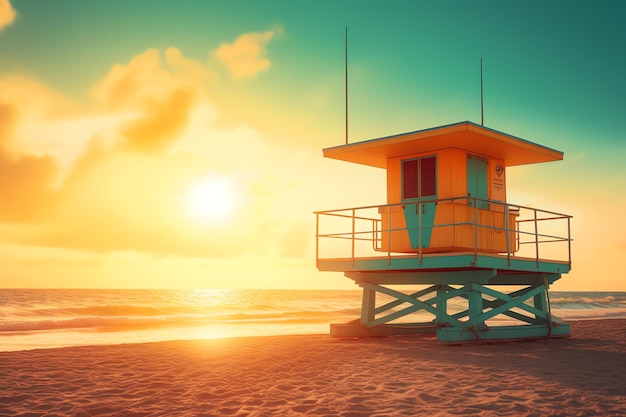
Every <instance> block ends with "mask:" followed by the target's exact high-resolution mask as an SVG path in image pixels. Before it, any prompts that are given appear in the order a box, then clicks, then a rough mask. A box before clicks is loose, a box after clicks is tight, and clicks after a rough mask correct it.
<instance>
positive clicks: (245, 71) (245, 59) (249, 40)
mask: <svg viewBox="0 0 626 417" xmlns="http://www.w3.org/2000/svg"><path fill="white" fill-rule="evenodd" d="M274 35H275V31H274V30H270V31H266V32H253V33H246V34H243V35H241V36H239V37H238V38H237V39H236V40H235V41H234V42H233V43H230V44H229V43H224V44H222V45H220V47H219V48H217V49H216V50H215V51H214V52H213V55H214V56H215V57H216V58H217V59H219V60H220V61H221V62H222V63H224V64H225V65H226V66H227V67H228V69H229V70H230V73H231V76H232V77H233V78H250V77H254V76H255V75H257V74H258V73H259V72H261V71H266V70H268V69H269V68H270V66H271V63H270V61H269V59H267V58H266V57H265V56H264V55H265V52H266V50H265V49H266V45H267V43H268V42H269V41H270V40H271V39H272V38H273V37H274Z"/></svg>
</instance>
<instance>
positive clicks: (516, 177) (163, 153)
mask: <svg viewBox="0 0 626 417" xmlns="http://www.w3.org/2000/svg"><path fill="white" fill-rule="evenodd" d="M209 3H210V2H209ZM270 3H271V4H270V5H269V6H268V10H266V11H264V14H263V13H259V14H255V13H254V12H252V11H249V12H246V13H245V14H241V15H238V16H239V20H232V21H224V20H223V19H222V18H220V17H219V16H217V14H219V13H218V12H217V11H215V13H214V10H211V9H208V10H200V11H194V10H184V9H183V7H182V6H181V8H180V10H179V9H176V11H177V12H180V16H179V15H178V14H176V13H171V12H172V11H171V10H165V9H158V8H155V10H153V11H152V12H151V13H153V14H148V15H147V16H146V20H145V21H142V23H140V24H138V25H139V27H138V28H137V31H136V32H127V31H124V30H123V29H120V28H123V27H125V26H124V25H125V24H130V23H129V22H128V21H130V20H132V19H131V17H132V16H131V15H128V16H121V15H118V14H116V13H114V11H113V10H110V8H109V9H107V8H106V7H105V6H104V5H103V6H95V5H94V6H89V7H93V8H99V7H102V8H103V9H102V11H99V12H98V13H95V12H93V11H92V10H91V9H90V8H89V7H88V6H80V7H78V6H76V9H72V10H73V12H74V13H75V15H73V16H74V20H72V21H71V22H69V21H68V22H67V25H64V24H63V23H64V19H69V18H68V17H67V13H66V12H67V10H65V12H64V10H62V9H64V8H65V7H70V6H71V5H69V3H67V2H64V1H61V2H59V3H58V4H57V5H51V4H48V3H47V4H46V5H45V6H42V8H36V7H34V6H33V5H32V4H30V3H29V2H12V3H11V2H8V1H6V0H0V44H2V45H4V46H2V45H0V51H1V52H0V178H1V181H2V182H1V184H0V201H2V204H1V205H0V265H1V266H0V279H1V284H0V285H2V286H4V287H48V288H50V287H91V288H103V287H107V288H355V287H354V286H353V284H352V281H350V280H348V279H346V278H343V277H342V276H341V274H333V273H320V272H317V270H316V269H315V259H314V258H315V247H314V244H315V241H314V233H315V231H314V227H315V226H314V225H315V223H314V222H315V218H314V215H313V211H315V210H323V209H334V208H343V207H353V206H360V205H370V204H383V203H384V202H385V201H384V199H385V178H384V172H383V171H382V170H377V169H373V168H367V167H361V166H355V165H351V164H347V163H342V162H338V161H332V160H325V159H323V158H322V156H321V149H322V148H324V147H329V146H334V145H338V144H341V143H342V141H343V113H342V112H343V109H342V106H343V73H342V71H343V67H342V65H343V61H342V60H343V57H342V54H343V49H342V48H343V46H342V44H341V42H340V41H342V40H343V39H342V36H343V30H344V25H345V24H346V23H351V22H344V23H342V24H341V25H337V28H338V29H337V30H336V31H335V32H333V35H332V36H333V37H334V38H336V39H334V40H333V42H334V41H337V42H336V44H334V46H332V47H331V44H330V43H329V42H328V41H327V40H328V38H327V37H328V35H327V34H326V33H324V34H322V33H321V32H320V33H319V34H318V35H317V36H318V37H312V36H309V35H308V34H307V32H306V31H307V30H314V27H317V29H315V30H318V31H319V30H320V29H319V27H318V26H319V25H313V24H312V23H310V19H305V16H302V15H301V14H298V13H296V11H294V10H282V9H281V8H280V7H278V6H279V5H278V3H276V4H274V3H272V2H270ZM46 7H48V8H50V9H51V10H53V8H54V7H58V10H56V12H58V13H56V14H55V13H53V14H50V13H47V12H46V10H44V9H45V8H46ZM72 7H74V6H72ZM136 7H137V10H139V7H138V6H136ZM189 7H191V6H189ZM68 10H69V9H68ZM312 10H315V8H313V9H312ZM53 11H54V10H53ZM144 11H145V9H144ZM348 11H349V10H348V9H346V11H345V12H346V13H345V14H343V15H342V16H344V17H345V19H347V20H349V18H348V17H347V16H349V13H348ZM133 12H134V10H129V13H131V14H132V13H133ZM233 12H234V10H233ZM137 13H139V11H137ZM146 13H148V12H146ZM201 13H205V14H204V16H206V19H207V21H206V22H204V24H198V25H194V24H191V23H189V22H191V21H192V19H193V18H194V15H195V14H201ZM220 13H223V16H231V14H229V13H228V10H225V11H224V10H222V11H220ZM363 13H364V15H363V16H362V17H363V19H364V20H367V21H370V20H371V19H374V17H375V16H377V13H376V11H375V10H373V9H372V10H369V11H368V10H365V11H363ZM47 16H50V18H49V19H47ZM398 16H399V15H398ZM165 17H167V18H168V19H171V20H172V27H173V28H174V29H172V28H171V27H170V26H162V25H161V26H159V25H158V24H156V23H154V22H157V21H159V19H161V18H163V19H165ZM579 17H580V16H579ZM81 19H83V20H82V21H81ZM185 19H189V20H185ZM224 19H225V18H224ZM333 19H338V17H336V16H335V17H334V18H333ZM352 19H353V21H352V26H351V27H355V29H354V31H355V32H356V33H359V24H360V21H359V20H358V19H356V18H354V17H353V18H352ZM333 22H334V20H333ZM151 23H154V24H153V25H152V26H151ZM334 23H337V22H334ZM81 24H82V26H81ZM329 24H330V22H329ZM40 25H44V27H43V29H42V28H41V26H40ZM142 25H144V26H145V27H142ZM186 27H188V28H189V29H188V30H189V31H191V32H193V31H196V30H202V31H204V32H202V34H203V35H202V34H197V36H196V37H195V38H193V39H191V38H190V39H187V38H185V36H188V32H187V29H186ZM63 28H64V29H63ZM116 28H117V29H116ZM163 28H166V29H163ZM44 29H45V32H37V31H42V30H44ZM88 29H89V30H88ZM160 29H163V30H160ZM389 30H392V28H390V29H389ZM468 30H469V29H468ZM485 30H489V28H487V29H485ZM63 31H65V32H63ZM194 33H195V32H194ZM361 33H362V34H364V33H365V34H366V33H368V32H367V30H366V29H365V28H361ZM30 34H33V35H32V36H37V38H36V39H39V40H40V41H37V42H34V41H33V40H32V39H31V42H27V39H28V36H31V35H30ZM94 34H97V35H99V37H97V38H96V35H94ZM108 34H110V38H107V35H108ZM362 36H363V37H365V38H366V37H367V36H366V35H362ZM398 36H399V37H402V36H406V34H404V33H399V34H398ZM414 36H416V37H417V38H419V35H414ZM458 36H463V35H462V32H459V34H458ZM83 39H87V40H83ZM356 39H357V40H354V42H355V43H356V44H357V46H355V48H356V49H357V51H355V54H356V56H357V58H356V59H355V60H354V64H352V66H351V71H352V75H353V77H354V81H353V83H354V84H353V85H354V89H355V92H354V97H355V98H354V103H355V104H354V106H355V110H353V111H354V112H355V114H357V116H356V117H355V118H354V121H353V122H352V123H354V125H355V128H354V129H353V130H352V131H351V132H352V133H351V136H352V137H353V138H354V139H353V140H361V139H369V138H372V137H377V136H383V135H386V134H394V133H401V132H403V131H409V130H418V129H423V128H427V127H432V126H437V125H441V124H445V123H447V122H458V121H461V120H466V119H472V118H474V119H475V118H476V106H475V102H472V103H471V105H470V104H468V102H467V101H466V98H467V97H461V96H456V95H454V94H456V93H452V92H451V91H444V90H440V91H436V89H433V88H434V87H433V85H435V84H436V83H432V84H428V85H427V86H424V87H416V88H417V89H418V90H419V94H418V93H417V92H416V93H415V96H414V97H416V98H415V101H414V102H413V105H414V106H415V107H414V108H413V109H412V110H411V112H409V111H408V110H407V107H406V105H405V103H403V104H402V107H397V106H399V103H395V101H394V100H390V97H389V96H387V97H385V96H384V94H386V92H385V91H384V88H382V87H380V85H381V82H382V81H381V79H379V78H377V76H379V75H380V74H383V73H384V74H386V75H385V77H387V78H389V76H388V74H389V71H390V68H394V67H393V65H391V64H390V63H389V62H380V60H377V59H375V56H374V52H376V51H370V52H369V54H370V55H372V56H371V57H369V58H368V59H365V58H362V59H360V60H359V58H358V56H359V55H358V54H359V50H358V49H359V46H358V44H359V40H358V36H357V38H356ZM73 42H74V43H73ZM494 42H495V41H494ZM367 43H368V42H367V40H366V39H363V40H362V41H361V44H362V45H363V44H367ZM55 44H56V46H59V45H61V46H62V47H60V46H59V48H58V49H55ZM441 47H442V48H443V47H445V45H441ZM316 48H320V50H319V51H318V50H317V49H316ZM499 48H500V49H499ZM322 49H323V51H322ZM383 49H384V48H380V49H378V50H379V51H381V52H380V53H383V52H382V50H383ZM433 50H434V49H433ZM55 51H56V52H55ZM198 51H200V52H198ZM488 52H490V53H491V58H490V59H491V60H492V61H497V60H498V57H507V58H508V59H512V58H511V56H510V55H507V54H509V53H510V52H509V51H507V50H506V49H502V47H501V45H498V44H493V45H491V49H488ZM55 53H56V55H55ZM360 53H361V54H362V55H361V56H364V55H366V53H365V51H361V52H360ZM423 53H426V52H423ZM475 53H476V54H478V53H485V51H475ZM403 54H404V52H403V50H402V49H397V50H396V51H395V55H393V56H395V57H398V59H401V58H402V57H403ZM370 58H371V59H370ZM430 58H431V60H435V61H436V59H435V56H431V57H430ZM38 60H39V61H38ZM503 61H505V59H503ZM557 63H558V62H557ZM396 64H397V65H398V66H399V65H400V63H396ZM396 64H394V65H396ZM474 64H475V62H473V63H472V65H474ZM381 65H382V67H381ZM555 65H556V64H555ZM520 71H522V70H520ZM436 72H437V71H436ZM402 76H404V75H402ZM433 76H434V75H433ZM398 77H400V75H399V76H398ZM407 79H408V78H405V83H406V80H407ZM558 79H559V80H561V78H558ZM460 82H461V84H459V85H462V83H463V82H464V81H460ZM492 82H493V83H496V80H493V81H492ZM503 85H506V84H503ZM389 86H390V87H391V86H392V84H389ZM370 87H372V88H371V89H370ZM492 88H493V87H492ZM503 88H505V87H503ZM521 88H525V87H524V86H522V87H521ZM564 88H565V87H564ZM616 88H617V89H618V90H617V91H619V88H621V87H620V86H617V87H616ZM420 89H421V90H420ZM457 89H458V88H457ZM391 90H392V91H395V94H396V96H397V97H399V101H402V100H404V99H403V98H402V94H401V90H394V89H393V88H391ZM492 91H494V90H492ZM546 91H547V90H546ZM420 94H421V96H420ZM545 94H546V97H545V98H544V99H545V100H546V102H548V101H549V100H551V97H552V96H550V94H549V93H545ZM496 95H497V94H495V93H494V94H492V95H491V96H488V97H492V100H494V99H495V97H494V96H496ZM441 97H448V99H446V100H442V99H441ZM438 100H442V101H441V102H438ZM472 100H473V98H472ZM567 101H569V99H567V98H566V97H563V103H566V102H567ZM394 103H395V104H394ZM546 105H547V104H546ZM598 105H600V106H601V105H602V103H600V104H598ZM394 106H396V107H395V108H394ZM438 106H439V107H438ZM520 106H522V105H521V104H519V103H517V102H515V103H511V104H510V107H509V108H510V109H511V112H510V113H508V114H506V113H502V111H501V110H498V109H496V106H493V107H491V108H492V109H493V110H492V111H491V113H488V115H489V116H488V119H487V121H486V125H487V126H489V127H492V128H495V129H498V130H501V131H504V132H506V133H510V134H513V135H516V136H520V137H523V138H525V139H528V140H532V141H534V142H537V143H540V144H544V145H546V146H550V147H554V148H556V149H559V150H562V151H564V152H565V161H563V162H558V163H552V164H540V165H537V166H527V167H517V168H512V169H510V171H507V181H508V200H509V202H513V203H516V204H521V205H529V206H534V207H540V208H543V209H546V210H554V211H558V212H563V213H567V214H572V215H574V221H573V236H574V239H575V242H574V246H573V248H574V249H573V250H574V252H573V255H574V262H573V270H572V272H571V273H570V275H569V276H568V277H566V278H565V279H563V280H561V281H559V282H558V283H557V285H556V286H555V288H557V289H561V290H622V291H624V290H626V282H625V281H624V280H623V279H622V278H623V274H622V273H621V272H619V270H618V268H617V265H618V264H619V260H620V259H621V258H622V257H623V256H624V255H625V254H626V237H624V236H623V235H622V233H621V232H622V231H626V230H622V229H624V227H623V226H622V224H621V221H619V219H621V216H622V214H623V212H624V211H625V210H626V197H625V196H624V195H622V194H621V193H619V192H617V191H616V190H622V189H624V185H626V184H625V183H624V177H625V176H624V175H623V174H624V173H625V171H624V168H623V166H622V167H621V168H619V167H618V168H610V164H611V163H614V162H616V163H622V160H623V157H624V156H626V153H625V152H624V145H623V144H622V143H621V142H617V141H615V138H614V137H613V136H612V135H611V132H613V131H612V130H611V129H609V128H607V129H606V130H605V131H601V132H598V131H597V130H596V133H599V134H598V135H596V137H595V138H593V139H592V138H590V137H589V136H588V132H590V131H593V128H591V127H589V126H588V125H585V127H584V128H580V127H579V126H578V125H577V124H576V123H577V121H578V120H579V119H580V118H578V117H575V116H574V115H572V116H571V117H569V118H568V117H567V115H564V114H561V113H559V115H558V117H556V116H555V118H554V120H550V119H549V118H545V119H541V120H538V119H537V116H536V115H535V114H532V110H533V109H534V108H535V105H534V104H533V103H526V107H525V108H523V110H522V111H520V112H517V113H516V112H515V111H514V110H515V109H520V108H522V107H523V106H522V107H520ZM606 108H607V109H613V107H611V106H609V105H608V104H607V105H606ZM468 109H471V110H468ZM607 111H609V110H607ZM611 111H613V110H611ZM543 114H545V112H544V113H543ZM374 115H375V117H374ZM403 117H404V118H403ZM531 119H533V120H534V121H533V122H532V123H531V122H529V121H530V120H531ZM383 122H385V123H383ZM611 128H612V127H611ZM581 129H582V130H581ZM585 129H589V130H585ZM615 131H617V129H615ZM576 132H579V133H576ZM603 141H604V142H603ZM600 146H606V147H609V146H614V147H613V149H612V151H603V152H605V153H598V152H596V151H597V149H596V148H597V147H600ZM622 165H623V164H622ZM615 166H617V165H615ZM584 167H587V168H590V170H589V171H585V170H584V169H583V168H584ZM589 172H591V173H589ZM581 190H584V198H582V196H581ZM218 202H219V203H218ZM600 213H601V214H600Z"/></svg>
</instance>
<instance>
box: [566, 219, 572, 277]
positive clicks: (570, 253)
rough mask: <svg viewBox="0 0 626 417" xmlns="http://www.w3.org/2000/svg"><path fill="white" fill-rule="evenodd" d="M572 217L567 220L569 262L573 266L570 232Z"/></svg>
mask: <svg viewBox="0 0 626 417" xmlns="http://www.w3.org/2000/svg"><path fill="white" fill-rule="evenodd" d="M570 220H571V217H568V218H567V261H568V263H569V265H570V266H572V234H571V230H570Z"/></svg>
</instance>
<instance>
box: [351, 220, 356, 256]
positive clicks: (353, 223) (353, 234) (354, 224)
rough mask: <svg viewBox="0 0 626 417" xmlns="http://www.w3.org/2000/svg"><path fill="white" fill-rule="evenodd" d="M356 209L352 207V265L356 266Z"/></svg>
mask: <svg viewBox="0 0 626 417" xmlns="http://www.w3.org/2000/svg"><path fill="white" fill-rule="evenodd" d="M355 216H356V209H352V266H354V238H355V233H354V229H355V226H356V218H355Z"/></svg>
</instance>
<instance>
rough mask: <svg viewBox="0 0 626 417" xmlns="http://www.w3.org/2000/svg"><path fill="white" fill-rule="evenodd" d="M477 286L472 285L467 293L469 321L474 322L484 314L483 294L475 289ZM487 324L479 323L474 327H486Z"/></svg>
mask: <svg viewBox="0 0 626 417" xmlns="http://www.w3.org/2000/svg"><path fill="white" fill-rule="evenodd" d="M475 285H477V284H470V288H469V290H468V291H467V302H468V304H469V306H468V312H469V320H474V319H476V318H477V317H479V316H481V315H482V314H483V294H482V293H481V292H480V291H478V290H477V289H475V288H474V286H475ZM484 326H485V322H479V323H477V324H475V325H474V327H484Z"/></svg>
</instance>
